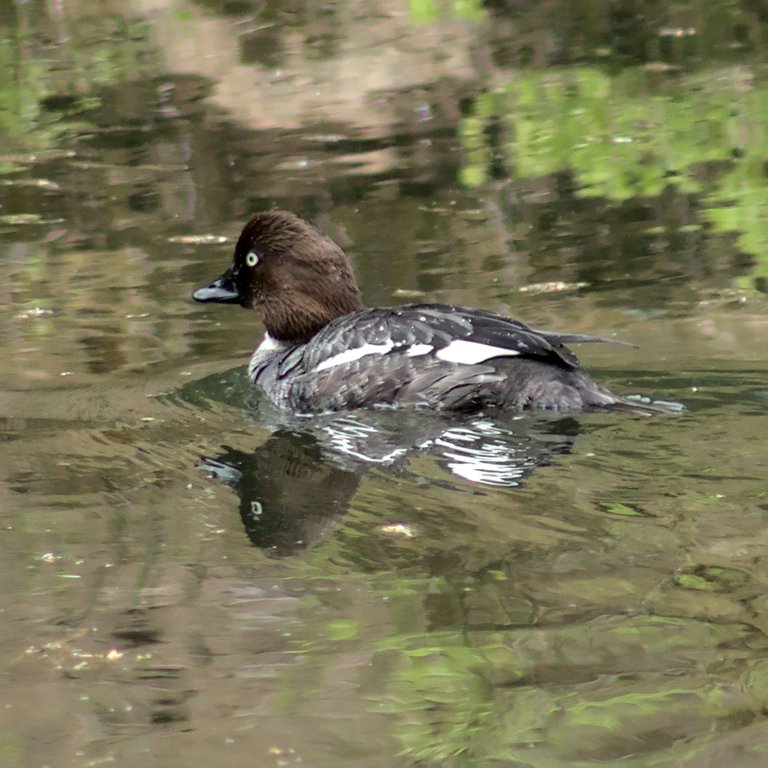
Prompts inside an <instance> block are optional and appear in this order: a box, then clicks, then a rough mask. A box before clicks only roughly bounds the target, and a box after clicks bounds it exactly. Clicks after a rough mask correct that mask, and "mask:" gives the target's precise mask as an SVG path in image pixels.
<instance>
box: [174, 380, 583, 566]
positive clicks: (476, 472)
mask: <svg viewBox="0 0 768 768" xmlns="http://www.w3.org/2000/svg"><path fill="white" fill-rule="evenodd" d="M243 394H244V392H243V391H242V390H241V389H240V388H239V387H238V386H234V387H233V376H232V372H230V373H227V374H225V375H223V376H213V377H208V379H206V380H203V381H201V382H197V383H195V384H193V385H190V386H189V387H188V388H186V391H183V392H181V393H179V395H180V396H181V397H182V398H183V399H184V400H187V401H191V402H194V403H195V404H196V406H197V407H201V406H202V407H205V401H206V400H207V399H208V400H209V399H211V398H212V399H214V400H218V401H219V402H221V401H222V400H226V401H228V405H229V406H233V405H234V406H236V407H238V408H240V409H242V410H243V413H244V415H245V417H246V418H247V419H248V420H249V421H250V422H252V423H253V424H254V426H256V424H258V425H259V426H260V427H262V428H263V427H265V426H266V427H268V428H269V429H271V430H273V431H272V433H271V434H270V436H269V437H268V438H267V439H266V441H264V442H262V443H261V444H260V445H258V447H256V448H254V449H253V451H251V452H248V451H244V450H240V449H238V448H233V447H231V446H228V445H224V446H222V451H221V453H219V454H217V455H215V456H205V457H203V458H202V459H201V462H200V465H199V466H200V468H201V469H202V470H204V471H207V472H209V473H210V474H211V476H212V477H215V478H217V479H219V480H221V481H222V482H224V483H226V484H227V485H229V486H230V487H231V488H233V489H234V490H235V491H236V493H237V494H238V496H239V511H240V517H241V519H242V521H243V525H244V527H245V531H246V533H247V535H248V537H249V539H250V540H251V542H252V543H253V544H254V545H255V546H257V547H259V548H260V549H265V550H268V551H269V552H270V553H271V554H274V555H276V556H286V555H294V554H298V553H300V552H301V551H303V550H305V549H306V548H308V547H310V546H312V545H313V544H314V543H316V542H318V541H319V540H321V539H322V538H323V536H324V535H325V534H326V532H327V531H328V530H329V529H330V528H331V527H333V525H334V523H335V522H338V521H339V520H340V519H341V518H342V517H343V516H344V515H345V514H346V512H347V511H348V509H349V507H350V504H351V502H352V499H353V497H354V495H355V492H356V491H357V488H358V486H359V484H360V482H361V480H362V479H363V478H364V477H366V476H367V475H369V474H370V473H372V472H374V471H376V472H379V473H384V474H385V475H390V476H398V475H399V476H401V477H406V476H410V477H411V478H415V479H416V482H415V484H414V486H415V487H418V484H419V482H429V483H430V484H437V485H441V486H443V487H447V488H449V489H450V488H456V489H457V490H459V489H460V488H462V487H463V488H466V485H467V484H468V483H469V484H477V485H480V486H494V487H497V488H515V487H519V486H521V485H522V484H523V483H524V482H525V480H526V478H527V477H529V476H530V474H531V473H532V472H533V471H534V470H535V469H536V468H537V467H540V466H542V465H546V464H548V463H550V462H551V461H552V460H553V458H554V457H556V456H557V455H562V454H566V453H569V452H570V450H571V448H572V446H573V443H574V441H575V439H576V437H577V435H578V434H579V432H580V429H581V425H580V422H579V421H578V420H577V419H576V418H573V417H570V416H563V415H557V416H554V415H547V414H537V415H519V414H508V413H503V412H496V413H485V414H476V415H472V416H466V415H465V416H459V415H453V414H451V415H446V414H439V413H433V412H426V411H424V412H421V411H418V412H404V411H394V410H377V409H371V410H360V411H355V412H351V413H343V414H332V415H325V416H316V417H296V416H291V415H287V414H283V413H280V412H278V411H276V410H274V409H273V408H272V407H271V406H270V405H269V404H266V403H264V402H262V401H257V400H256V399H255V396H254V395H253V393H252V390H251V391H250V392H248V394H246V396H245V401H244V400H243V399H242V398H243ZM209 401H210V400H209ZM424 458H426V459H427V462H428V464H427V467H428V469H427V470H426V471H428V473H429V477H425V478H422V472H423V471H425V467H424V466H422V463H420V465H419V467H418V468H417V467H414V466H412V463H413V461H414V459H424Z"/></svg>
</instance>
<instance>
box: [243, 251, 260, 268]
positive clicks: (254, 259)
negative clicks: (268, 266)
mask: <svg viewBox="0 0 768 768" xmlns="http://www.w3.org/2000/svg"><path fill="white" fill-rule="evenodd" d="M245 263H246V264H247V265H248V266H249V267H255V266H256V265H257V264H258V263H259V254H258V253H255V252H254V251H249V252H248V255H247V256H246V257H245Z"/></svg>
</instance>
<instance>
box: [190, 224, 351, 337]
mask: <svg viewBox="0 0 768 768" xmlns="http://www.w3.org/2000/svg"><path fill="white" fill-rule="evenodd" d="M192 296H193V298H194V299H195V300H196V301H218V302H222V303H237V304H240V305H241V306H243V307H246V308H252V309H255V310H256V311H257V312H258V313H259V315H260V316H261V319H262V322H263V323H264V325H265V326H266V328H267V331H268V332H269V335H270V336H272V338H274V339H277V340H279V341H288V342H293V343H299V342H303V341H307V339H309V338H310V337H311V336H313V335H314V334H315V333H317V332H318V331H319V330H320V329H321V328H322V327H323V326H325V325H327V324H328V323H329V322H331V320H334V319H335V318H337V317H341V316H342V315H346V314H349V313H350V312H354V311H355V310H357V309H362V307H363V304H362V301H361V299H360V291H359V290H358V287H357V283H356V282H355V277H354V274H353V273H352V267H351V266H350V263H349V260H348V259H347V257H346V256H345V254H344V251H342V250H341V248H339V246H338V245H336V243H334V242H333V240H331V239H330V238H329V237H326V236H325V235H324V234H323V233H322V232H320V230H318V229H317V228H316V227H315V226H314V225H312V224H310V223H309V222H308V221H305V220H304V219H302V218H301V217H299V216H297V215H296V214H294V213H290V212H289V211H267V212H265V213H258V214H256V215H255V216H254V217H253V218H252V219H251V220H250V221H249V222H248V223H247V224H246V225H245V227H244V228H243V231H242V233H241V234H240V238H239V240H238V241H237V245H236V246H235V256H234V263H233V265H232V268H231V269H228V270H227V271H226V272H225V273H224V274H223V275H222V276H221V277H220V278H218V280H216V281H214V282H213V283H211V284H210V285H209V286H206V287H205V288H199V289H198V290H197V291H195V292H194V293H193V294H192Z"/></svg>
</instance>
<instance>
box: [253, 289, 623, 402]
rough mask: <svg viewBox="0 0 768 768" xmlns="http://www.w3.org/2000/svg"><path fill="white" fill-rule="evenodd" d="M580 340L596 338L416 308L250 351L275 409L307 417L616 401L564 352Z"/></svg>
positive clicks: (375, 314)
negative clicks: (385, 409)
mask: <svg viewBox="0 0 768 768" xmlns="http://www.w3.org/2000/svg"><path fill="white" fill-rule="evenodd" d="M582 341H604V339H597V338H595V337H589V336H579V335H573V334H558V333H550V332H543V331H536V330H533V329H531V328H529V327H528V326H527V325H525V324H523V323H521V322H519V321H517V320H512V319H510V318H506V317H502V316H500V315H496V314H493V313H491V312H484V311H480V310H467V309H463V308H461V307H453V306H447V305H440V304H421V305H412V306H405V307H395V308H391V309H388V308H384V309H366V310H361V311H358V312H353V313H351V314H349V315H345V316H343V317H340V318H338V319H336V320H334V321H333V322H331V323H329V324H328V325H327V326H326V327H324V328H323V329H322V330H321V331H320V332H318V333H317V334H316V335H314V336H313V337H312V338H311V339H310V340H309V341H308V342H307V343H305V344H300V345H296V346H293V347H289V348H284V349H276V350H274V351H270V353H269V354H265V353H264V352H263V351H262V352H261V353H260V352H259V351H258V350H257V352H256V354H255V355H254V359H253V361H252V365H251V369H250V371H251V377H252V379H253V380H254V382H255V383H257V384H258V385H260V386H261V387H262V388H263V389H264V391H265V392H266V393H267V395H268V396H269V397H270V399H272V400H273V401H275V402H276V403H277V404H279V405H281V406H283V407H287V408H290V409H292V410H294V411H299V412H310V413H312V412H323V411H335V410H341V409H347V408H357V407H364V406H374V405H381V406H387V405H389V406H402V407H427V408H438V409H447V410H477V409H481V408H486V407H493V406H499V407H504V408H510V409H515V410H523V409H526V408H545V409H552V410H581V409H587V408H601V407H610V406H612V405H615V404H617V403H621V402H623V401H622V400H621V398H618V397H616V396H614V395H613V394H612V393H611V392H609V391H608V390H607V389H605V388H604V387H602V386H600V385H599V384H597V383H596V382H595V381H594V380H593V379H592V378H591V377H590V376H589V375H588V374H587V373H586V372H585V371H583V370H582V369H581V368H580V367H579V361H578V358H577V357H576V355H574V354H573V352H572V351H571V350H570V349H568V348H567V347H566V346H565V343H566V342H582ZM259 355H261V356H260V357H259Z"/></svg>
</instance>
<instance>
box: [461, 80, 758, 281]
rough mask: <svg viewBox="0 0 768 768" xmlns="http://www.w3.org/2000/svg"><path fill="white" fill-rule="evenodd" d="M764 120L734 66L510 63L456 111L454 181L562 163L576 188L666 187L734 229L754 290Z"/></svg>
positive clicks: (558, 169)
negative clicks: (466, 110) (671, 70)
mask: <svg viewBox="0 0 768 768" xmlns="http://www.w3.org/2000/svg"><path fill="white" fill-rule="evenodd" d="M766 125H768V86H766V83H765V82H764V81H763V80H760V79H759V78H757V77H756V76H755V75H754V73H752V72H751V71H750V70H749V69H747V68H745V67H742V66H733V67H721V68H716V69H710V70H704V71H701V72H697V73H693V74H687V75H680V76H678V77H676V78H669V77H668V76H665V77H661V76H660V75H659V74H658V73H655V72H652V71H649V70H647V69H645V68H642V67H635V68H629V69H625V70H622V71H621V72H618V73H615V74H613V73H611V72H609V71H607V69H602V68H600V67H597V66H575V67H567V68H560V69H547V70H532V71H523V72H517V73H516V74H515V75H514V77H512V78H511V79H510V80H509V82H507V83H506V84H505V85H503V86H501V87H498V88H497V89H495V90H493V91H488V92H486V93H484V94H482V95H481V96H479V97H478V98H477V99H476V100H475V102H474V105H473V109H472V111H471V112H470V114H468V115H467V116H465V117H464V118H463V121H462V124H461V126H460V129H459V133H460V138H461V141H462V145H463V149H464V166H463V168H462V171H461V180H462V182H463V184H464V185H465V186H467V187H480V186H482V185H484V184H485V183H486V182H488V181H489V179H490V178H491V176H492V175H498V172H497V171H496V170H495V168H494V164H496V165H498V164H499V163H503V164H504V165H505V166H506V169H505V170H506V173H507V174H508V175H509V176H510V177H512V178H516V179H525V178H537V177H543V176H547V175H551V174H555V173H562V172H568V173H570V174H571V175H572V177H573V180H574V184H575V187H576V190H575V194H576V195H578V196H582V197H602V198H606V199H608V200H613V201H617V202H621V201H624V200H628V199H630V198H644V199H649V198H655V197H658V196H659V195H660V194H661V193H662V192H663V191H664V190H665V189H666V188H667V187H670V186H672V187H675V188H677V189H678V190H679V191H680V192H682V193H684V194H688V195H690V196H691V197H692V199H693V200H694V201H695V203H696V204H695V205H694V208H696V207H699V208H700V210H699V214H698V215H699V217H700V219H701V222H700V223H703V224H708V225H709V226H710V227H711V228H712V229H713V230H714V231H716V232H727V233H733V234H734V235H735V236H736V237H737V244H738V246H739V248H740V249H741V250H742V251H744V252H745V253H748V254H750V256H751V257H753V259H754V260H755V263H754V266H753V269H752V272H751V275H750V279H751V281H752V287H754V286H755V285H756V286H758V287H759V286H760V285H761V284H762V283H761V281H762V282H764V281H765V277H766V275H768V260H767V259H768V257H767V256H766V253H768V248H767V246H768V234H766V233H768V226H767V225H768V178H766V174H765V166H766V163H768V134H767V133H766V131H765V126H766ZM494 142H496V146H494ZM693 223H694V224H696V223H698V222H693ZM742 287H747V286H742Z"/></svg>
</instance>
